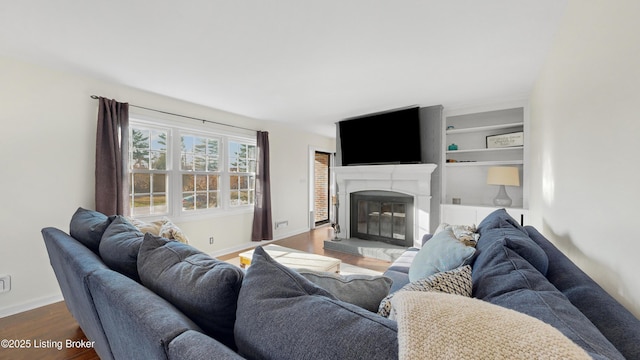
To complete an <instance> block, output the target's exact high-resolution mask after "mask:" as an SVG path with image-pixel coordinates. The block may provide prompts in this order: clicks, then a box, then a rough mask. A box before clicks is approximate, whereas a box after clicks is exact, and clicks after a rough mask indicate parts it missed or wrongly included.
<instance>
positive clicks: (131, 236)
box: [99, 215, 144, 282]
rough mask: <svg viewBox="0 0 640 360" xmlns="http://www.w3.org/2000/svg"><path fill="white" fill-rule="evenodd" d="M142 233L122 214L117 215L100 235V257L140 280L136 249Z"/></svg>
mask: <svg viewBox="0 0 640 360" xmlns="http://www.w3.org/2000/svg"><path fill="white" fill-rule="evenodd" d="M143 237H144V234H143V233H141V232H140V231H139V230H138V229H137V228H136V227H135V226H133V225H132V224H131V223H130V222H128V221H127V219H125V218H124V216H121V215H117V216H116V218H115V219H114V220H113V221H112V222H111V224H110V225H109V226H108V227H107V229H106V230H105V231H104V234H103V235H102V239H101V240H100V246H99V250H100V257H101V258H102V261H104V263H105V264H107V266H109V267H110V268H111V269H112V270H115V271H117V272H119V273H121V274H124V275H126V276H128V277H130V278H131V279H133V280H135V281H137V282H140V277H139V276H138V250H139V249H140V244H142V238H143Z"/></svg>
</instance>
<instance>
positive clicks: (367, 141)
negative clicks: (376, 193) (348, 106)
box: [338, 107, 422, 166]
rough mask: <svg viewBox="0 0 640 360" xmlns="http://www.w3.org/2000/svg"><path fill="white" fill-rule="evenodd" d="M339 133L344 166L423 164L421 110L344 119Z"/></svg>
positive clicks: (409, 109)
mask: <svg viewBox="0 0 640 360" xmlns="http://www.w3.org/2000/svg"><path fill="white" fill-rule="evenodd" d="M338 131H339V141H340V151H341V160H342V166H351V165H380V164H417V163H421V162H422V147H421V144H420V138H421V137H420V108H419V107H412V108H408V109H402V110H394V111H389V112H384V113H377V114H372V115H365V116H362V117H358V118H353V119H347V120H343V121H340V122H339V123H338Z"/></svg>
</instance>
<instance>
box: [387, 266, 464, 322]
mask: <svg viewBox="0 0 640 360" xmlns="http://www.w3.org/2000/svg"><path fill="white" fill-rule="evenodd" d="M472 290H473V283H472V281H471V266H469V265H465V266H461V267H459V268H457V269H453V270H450V271H444V272H440V273H437V274H433V275H431V276H429V277H427V278H424V279H420V280H417V281H415V282H412V283H409V284H407V285H405V286H403V287H402V288H401V289H400V290H398V291H396V292H394V293H392V294H390V295H389V296H387V297H385V298H384V299H382V301H380V306H379V307H378V314H379V315H381V316H384V317H389V314H391V301H392V299H393V297H394V296H396V294H398V293H402V292H405V291H438V292H443V293H447V294H454V295H461V296H467V297H468V296H471V293H472Z"/></svg>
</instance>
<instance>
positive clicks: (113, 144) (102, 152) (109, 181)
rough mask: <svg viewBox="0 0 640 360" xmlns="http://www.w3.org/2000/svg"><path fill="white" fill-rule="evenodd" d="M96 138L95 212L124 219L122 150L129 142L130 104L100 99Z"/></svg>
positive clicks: (124, 180) (124, 186) (124, 183)
mask: <svg viewBox="0 0 640 360" xmlns="http://www.w3.org/2000/svg"><path fill="white" fill-rule="evenodd" d="M98 100H99V102H100V104H99V106H98V129H97V135H96V172H95V176H96V188H95V194H96V195H95V197H96V199H95V200H96V210H97V211H99V212H101V213H103V214H107V215H115V214H117V215H124V214H125V211H126V210H127V209H128V207H127V206H126V202H127V201H126V196H127V193H128V191H125V188H126V184H127V181H126V178H125V177H126V171H125V169H124V164H125V162H124V161H123V156H126V154H123V152H124V150H123V149H126V145H127V143H128V138H129V104H127V103H119V102H117V101H115V100H110V99H105V98H103V97H100V98H99V99H98Z"/></svg>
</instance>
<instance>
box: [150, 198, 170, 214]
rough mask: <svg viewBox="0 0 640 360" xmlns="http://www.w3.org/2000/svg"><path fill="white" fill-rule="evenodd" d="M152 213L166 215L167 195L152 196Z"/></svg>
mask: <svg viewBox="0 0 640 360" xmlns="http://www.w3.org/2000/svg"><path fill="white" fill-rule="evenodd" d="M151 203H152V206H151V213H152V214H164V213H166V212H167V210H168V208H167V196H166V195H165V194H153V195H152V196H151Z"/></svg>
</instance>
